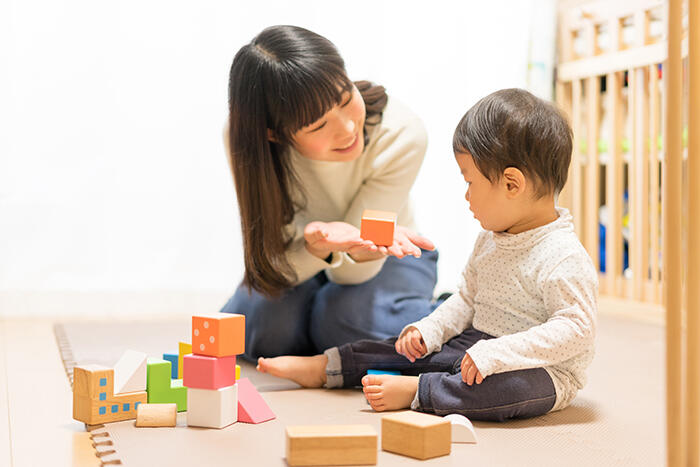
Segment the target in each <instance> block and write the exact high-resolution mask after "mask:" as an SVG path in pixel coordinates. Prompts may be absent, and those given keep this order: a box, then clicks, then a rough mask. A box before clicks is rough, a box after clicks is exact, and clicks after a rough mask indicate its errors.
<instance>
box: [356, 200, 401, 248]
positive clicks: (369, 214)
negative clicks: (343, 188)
mask: <svg viewBox="0 0 700 467" xmlns="http://www.w3.org/2000/svg"><path fill="white" fill-rule="evenodd" d="M394 227H396V213H393V212H387V211H373V210H371V209H365V210H364V212H363V213H362V224H361V226H360V236H361V237H362V238H363V239H364V240H372V241H373V242H374V244H375V245H378V246H391V245H392V244H393V243H394Z"/></svg>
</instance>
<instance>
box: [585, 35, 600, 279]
mask: <svg viewBox="0 0 700 467" xmlns="http://www.w3.org/2000/svg"><path fill="white" fill-rule="evenodd" d="M584 29H585V31H584V34H585V37H586V53H587V54H589V55H593V53H594V51H595V41H596V39H595V25H594V24H593V23H592V22H588V23H586V27H585V28H584ZM585 97H586V128H587V129H588V135H587V153H588V157H587V158H586V160H587V161H586V182H585V184H586V187H585V191H584V193H586V197H585V200H584V202H585V207H584V213H585V214H584V215H585V217H586V224H585V226H584V235H583V238H584V242H585V243H584V246H585V247H586V250H588V254H589V255H590V256H591V259H592V260H593V264H594V266H595V268H596V270H600V268H599V261H598V257H599V253H598V252H599V248H600V245H599V236H598V208H599V206H600V191H599V178H600V177H599V164H598V121H599V120H600V119H599V116H600V77H599V76H591V75H589V77H588V78H586V96H585Z"/></svg>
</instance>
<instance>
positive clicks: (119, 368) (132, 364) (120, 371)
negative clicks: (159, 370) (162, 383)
mask: <svg viewBox="0 0 700 467" xmlns="http://www.w3.org/2000/svg"><path fill="white" fill-rule="evenodd" d="M147 359H148V356H147V355H146V354H145V353H143V352H136V351H134V350H127V351H126V352H124V354H123V355H122V356H121V358H120V359H119V361H118V362H117V363H116V364H115V365H114V393H115V394H123V393H127V392H139V391H145V390H146V360H147Z"/></svg>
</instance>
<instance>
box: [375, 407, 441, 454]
mask: <svg viewBox="0 0 700 467" xmlns="http://www.w3.org/2000/svg"><path fill="white" fill-rule="evenodd" d="M382 449H383V450H384V451H389V452H395V453H397V454H403V455H404V456H409V457H414V458H416V459H421V460H424V459H430V458H432V457H438V456H444V455H447V454H449V453H450V451H451V449H452V425H451V424H450V421H449V420H445V419H444V418H442V417H438V416H436V415H429V414H426V413H422V412H414V411H412V410H411V411H406V412H398V413H394V414H389V415H385V416H383V417H382Z"/></svg>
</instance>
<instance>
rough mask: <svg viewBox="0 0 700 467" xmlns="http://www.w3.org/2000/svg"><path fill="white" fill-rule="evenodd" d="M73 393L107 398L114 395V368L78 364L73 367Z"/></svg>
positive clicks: (87, 396)
mask: <svg viewBox="0 0 700 467" xmlns="http://www.w3.org/2000/svg"><path fill="white" fill-rule="evenodd" d="M73 394H77V395H78V396H81V397H86V398H88V399H99V400H103V401H104V400H107V399H111V398H112V396H113V395H114V369H112V368H107V367H106V366H102V365H80V366H76V367H75V368H74V369H73Z"/></svg>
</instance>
